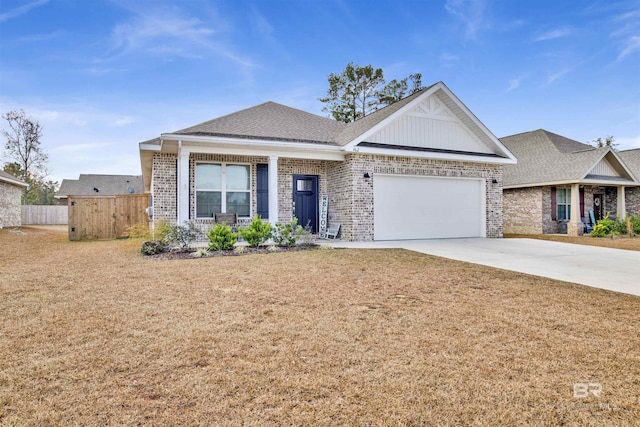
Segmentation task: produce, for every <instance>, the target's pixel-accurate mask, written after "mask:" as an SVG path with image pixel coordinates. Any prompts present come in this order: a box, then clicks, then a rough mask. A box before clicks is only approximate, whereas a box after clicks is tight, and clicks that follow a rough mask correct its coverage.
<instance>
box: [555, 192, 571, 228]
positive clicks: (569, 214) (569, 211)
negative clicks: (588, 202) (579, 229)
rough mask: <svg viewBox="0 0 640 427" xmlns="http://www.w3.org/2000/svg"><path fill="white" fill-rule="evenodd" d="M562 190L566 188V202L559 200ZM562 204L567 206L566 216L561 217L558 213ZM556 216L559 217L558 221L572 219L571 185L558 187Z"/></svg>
mask: <svg viewBox="0 0 640 427" xmlns="http://www.w3.org/2000/svg"><path fill="white" fill-rule="evenodd" d="M560 190H564V200H565V201H564V203H560V201H559V200H558V196H559V192H560ZM560 206H565V207H566V208H565V217H566V218H560V215H558V214H559V213H560V212H559V210H558V208H559V207H560ZM556 217H557V218H558V221H571V187H557V188H556Z"/></svg>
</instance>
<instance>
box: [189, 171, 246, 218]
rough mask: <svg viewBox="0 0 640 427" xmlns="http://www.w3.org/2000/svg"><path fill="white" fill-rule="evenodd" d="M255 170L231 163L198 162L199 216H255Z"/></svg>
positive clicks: (197, 204)
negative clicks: (252, 206) (253, 185)
mask: <svg viewBox="0 0 640 427" xmlns="http://www.w3.org/2000/svg"><path fill="white" fill-rule="evenodd" d="M250 177H251V168H250V166H249V165H234V164H227V163H196V170H195V179H196V217H197V218H211V217H212V216H214V215H215V214H217V213H235V214H237V215H238V217H249V216H250V214H251V184H250V181H251V179H250Z"/></svg>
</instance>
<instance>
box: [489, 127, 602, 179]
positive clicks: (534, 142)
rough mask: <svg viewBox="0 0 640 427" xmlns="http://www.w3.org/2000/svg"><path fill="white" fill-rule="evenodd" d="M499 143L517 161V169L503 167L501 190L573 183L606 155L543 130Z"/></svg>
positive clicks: (512, 137)
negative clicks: (504, 188)
mask: <svg viewBox="0 0 640 427" xmlns="http://www.w3.org/2000/svg"><path fill="white" fill-rule="evenodd" d="M500 141H501V142H502V143H503V144H504V145H505V146H506V147H507V148H508V149H509V151H511V152H512V153H513V154H514V155H515V156H516V158H517V159H518V164H517V165H505V166H504V175H503V183H504V186H505V187H523V186H526V185H538V184H548V183H554V182H577V181H579V180H581V179H584V177H585V176H586V175H587V174H588V173H589V171H590V170H591V169H592V168H593V167H594V165H595V164H596V163H597V162H598V161H599V160H600V159H601V158H602V157H603V156H605V155H606V154H607V153H608V152H609V151H610V148H606V147H603V148H594V147H592V146H591V145H588V144H583V143H581V142H578V141H575V140H572V139H569V138H566V137H564V136H561V135H558V134H555V133H552V132H549V131H546V130H544V129H538V130H535V131H531V132H524V133H520V134H516V135H511V136H507V137H504V138H500ZM612 180H613V178H612Z"/></svg>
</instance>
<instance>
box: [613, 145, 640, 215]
mask: <svg viewBox="0 0 640 427" xmlns="http://www.w3.org/2000/svg"><path fill="white" fill-rule="evenodd" d="M618 154H619V155H620V157H621V158H622V160H623V161H624V163H625V164H626V165H627V166H628V167H629V169H631V173H633V176H635V177H636V179H637V180H638V181H640V148H636V149H634V150H625V151H619V152H618ZM624 195H625V205H626V208H627V212H629V213H631V214H633V215H638V214H640V187H629V188H627V189H626V191H625V194H624Z"/></svg>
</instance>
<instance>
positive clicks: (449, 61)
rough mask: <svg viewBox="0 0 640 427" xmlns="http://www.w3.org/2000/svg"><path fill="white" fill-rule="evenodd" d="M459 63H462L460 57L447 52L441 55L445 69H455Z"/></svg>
mask: <svg viewBox="0 0 640 427" xmlns="http://www.w3.org/2000/svg"><path fill="white" fill-rule="evenodd" d="M458 61H460V57H459V56H458V55H454V54H453V53H449V52H445V53H443V54H441V55H440V62H441V63H442V66H443V67H453V66H454V65H456V64H457V63H458Z"/></svg>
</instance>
